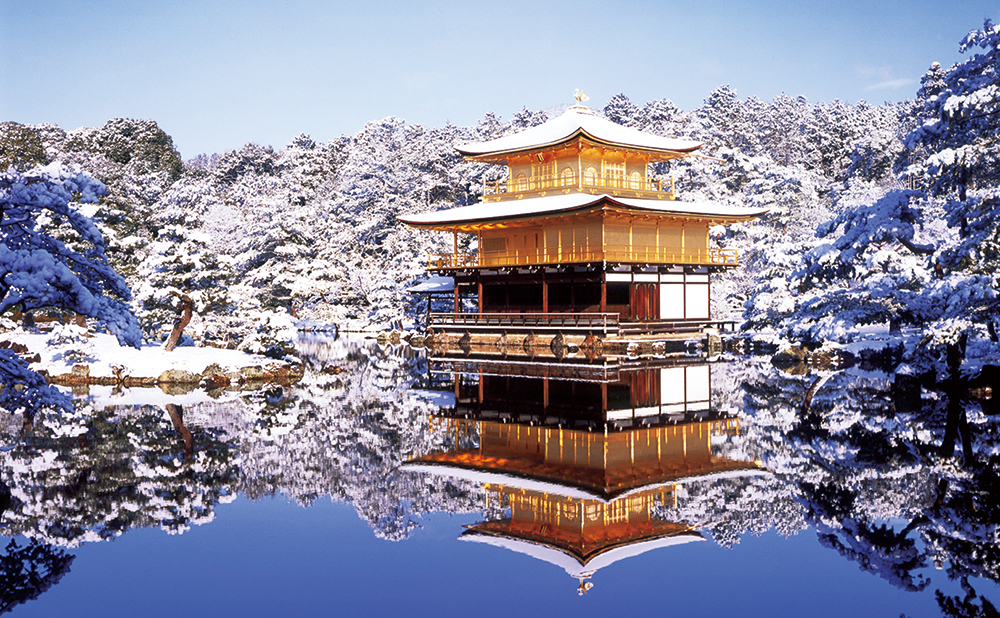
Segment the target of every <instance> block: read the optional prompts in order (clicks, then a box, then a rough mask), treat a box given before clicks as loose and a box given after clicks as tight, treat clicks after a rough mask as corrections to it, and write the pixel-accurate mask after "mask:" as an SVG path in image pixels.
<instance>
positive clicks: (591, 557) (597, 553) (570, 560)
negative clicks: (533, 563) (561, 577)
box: [459, 522, 705, 579]
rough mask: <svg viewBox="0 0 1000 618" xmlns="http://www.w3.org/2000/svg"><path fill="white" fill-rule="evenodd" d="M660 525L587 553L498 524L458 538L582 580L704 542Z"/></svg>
mask: <svg viewBox="0 0 1000 618" xmlns="http://www.w3.org/2000/svg"><path fill="white" fill-rule="evenodd" d="M660 523H662V524H663V529H662V530H658V531H656V530H652V529H651V530H650V531H649V536H648V537H647V538H643V539H641V540H632V541H630V542H619V543H609V544H606V545H598V546H594V547H592V548H589V551H587V552H586V553H584V552H582V551H580V550H579V549H577V548H574V547H572V546H570V545H569V544H566V543H563V544H561V545H562V546H560V544H557V543H558V542H555V541H553V539H552V538H545V539H540V538H539V539H529V538H516V537H512V536H509V531H508V530H505V529H504V528H503V527H502V526H501V525H499V522H483V523H481V524H478V525H476V526H473V527H471V528H469V529H468V530H466V531H465V532H464V533H463V534H462V536H461V537H459V538H460V539H461V540H463V541H475V542H477V543H486V544H488V545H494V546H496V547H504V548H506V549H509V550H512V551H516V552H518V553H522V554H527V555H529V556H531V557H533V558H538V559H539V560H544V561H545V562H549V563H551V564H554V565H556V566H559V567H561V568H562V569H564V570H565V571H566V572H567V573H569V574H570V575H571V576H572V577H575V578H577V579H585V578H588V577H591V576H592V575H593V574H594V572H595V571H597V570H598V569H600V568H603V567H606V566H608V565H609V564H612V563H615V562H618V561H619V560H623V559H625V558H631V557H632V556H638V555H639V554H643V553H645V552H647V551H649V550H651V549H656V548H658V547H669V546H673V545H682V544H684V543H690V542H692V541H704V540H705V537H703V536H702V535H701V534H699V533H698V532H695V531H693V530H691V529H689V528H687V527H686V526H681V525H680V524H673V523H669V522H660Z"/></svg>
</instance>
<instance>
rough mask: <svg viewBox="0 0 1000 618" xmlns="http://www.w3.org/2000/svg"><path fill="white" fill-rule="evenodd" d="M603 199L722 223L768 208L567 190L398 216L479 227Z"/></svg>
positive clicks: (442, 226) (412, 221)
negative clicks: (547, 194)
mask: <svg viewBox="0 0 1000 618" xmlns="http://www.w3.org/2000/svg"><path fill="white" fill-rule="evenodd" d="M601 203H604V204H605V205H608V206H612V207H619V208H624V209H627V210H634V211H637V212H647V213H651V214H658V215H661V216H670V215H677V216H683V217H704V218H708V219H718V221H719V223H734V222H737V221H749V220H751V219H755V218H757V217H759V216H761V215H763V214H764V213H766V212H767V209H766V208H745V207H742V206H726V205H722V204H717V203H714V202H681V201H676V200H646V199H636V198H624V197H612V196H610V195H590V194H588V193H567V194H561V195H549V196H545V197H533V198H525V199H521V200H507V201H501V202H480V203H478V204H473V205H471V206H460V207H458V208H450V209H447V210H438V211H434V212H425V213H421V214H416V215H405V216H400V217H397V218H398V219H399V220H400V221H402V222H403V223H406V224H408V225H412V226H414V227H420V228H425V229H438V230H453V229H459V228H466V229H475V228H476V227H479V226H485V225H489V224H491V223H499V222H501V221H507V220H512V219H529V218H534V217H542V216H551V215H558V214H570V213H572V212H574V211H580V210H586V209H588V208H591V207H595V206H598V205H600V204H601Z"/></svg>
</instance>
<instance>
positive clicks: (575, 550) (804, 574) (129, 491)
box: [0, 339, 1000, 617]
mask: <svg viewBox="0 0 1000 618" xmlns="http://www.w3.org/2000/svg"><path fill="white" fill-rule="evenodd" d="M301 349H302V351H303V352H304V355H305V357H306V359H307V363H308V367H309V372H308V375H307V377H306V379H305V380H304V381H303V382H302V383H301V384H299V385H296V386H294V387H286V388H270V389H262V390H260V391H255V392H249V393H248V392H244V393H235V394H234V393H228V394H227V393H212V394H206V393H205V392H204V391H194V392H190V393H170V394H168V393H163V392H162V391H159V390H155V391H154V390H148V391H143V390H133V391H127V392H121V393H114V392H112V391H111V390H110V389H99V388H91V389H90V390H89V391H88V392H78V393H76V399H75V401H76V405H77V416H76V417H75V418H72V419H51V418H38V419H35V422H34V423H33V424H31V425H30V426H26V425H25V424H24V423H23V422H22V421H21V420H20V419H12V418H5V419H4V420H5V423H6V425H4V426H3V428H2V430H3V432H2V444H0V447H2V451H0V481H2V483H3V486H4V487H3V488H2V489H4V494H5V497H4V499H3V506H4V507H5V508H4V512H3V515H2V520H0V521H2V525H3V526H4V531H5V534H6V536H7V537H8V538H7V539H5V540H4V545H3V547H5V548H6V549H5V551H3V552H2V554H0V558H2V559H0V585H2V589H0V590H2V593H3V598H2V599H0V601H2V603H3V606H2V607H0V609H4V610H7V611H11V612H12V613H13V614H15V615H18V616H76V615H80V616H83V615H101V616H168V615H169V616H176V615H179V614H180V615H189V616H229V615H233V616H236V615H239V616H273V615H275V614H279V613H281V614H287V615H359V616H368V615H371V616H375V615H379V616H382V615H397V614H404V613H405V614H409V615H434V616H459V615H462V616H501V615H502V616H509V615H510V614H511V612H517V613H519V614H525V615H546V614H550V615H564V614H570V613H572V614H573V615H579V616H589V615H608V613H609V612H616V613H617V612H622V611H627V612H639V613H641V614H643V615H648V614H658V615H665V614H671V615H689V616H719V615H729V616H761V615H770V616H802V615H814V616H846V615H853V616H899V615H907V616H913V617H917V616H942V615H945V616H974V615H980V613H982V612H983V608H984V607H985V608H986V611H987V612H988V611H989V610H990V609H992V605H991V602H995V601H996V600H997V599H998V598H1000V594H998V592H1000V590H998V586H997V581H998V578H1000V568H998V567H1000V551H998V546H997V522H998V521H1000V505H998V501H997V500H998V498H997V496H998V495H1000V493H998V492H1000V483H998V481H997V477H996V472H995V464H996V463H997V455H998V453H997V444H998V442H997V426H996V417H995V416H993V414H992V412H993V410H992V409H991V408H990V407H989V404H986V407H984V404H981V403H980V402H978V401H974V400H969V401H964V400H961V399H959V398H958V397H949V396H948V395H947V394H946V393H944V392H940V391H936V390H933V389H925V390H924V392H923V397H922V398H919V399H918V398H916V397H914V396H913V395H914V394H913V392H912V388H911V389H909V391H908V392H901V391H900V389H899V388H897V389H896V390H895V391H894V390H893V380H892V378H891V376H886V375H884V374H879V373H876V372H866V371H862V370H861V369H852V370H848V371H841V372H819V373H818V372H815V371H811V372H805V373H799V374H795V373H785V372H781V371H778V370H777V369H775V368H773V367H772V366H771V365H770V364H768V363H766V362H761V361H759V360H754V359H740V360H739V361H737V362H726V363H715V362H713V363H705V362H702V361H701V360H699V359H683V362H680V363H678V362H677V361H676V360H667V359H664V360H660V361H652V362H646V363H638V362H636V363H626V364H625V365H619V366H610V367H608V366H603V365H601V364H600V363H599V362H583V361H581V363H579V364H572V363H569V362H563V363H561V364H558V365H548V366H546V365H544V364H542V363H534V364H529V365H523V364H522V365H509V364H505V363H502V362H476V361H474V360H465V361H463V362H461V363H458V364H456V363H452V362H438V361H434V362H431V363H429V362H428V361H427V360H426V358H425V357H424V356H423V355H422V354H420V353H418V352H415V351H413V350H411V349H409V348H406V347H405V346H404V347H380V346H378V345H375V344H374V343H371V342H364V341H358V340H343V339H342V340H339V341H311V342H310V341H306V342H303V343H302V345H301ZM584 592H585V594H583V593H584ZM21 601H23V602H21ZM977 612H978V613H977ZM985 615H991V614H989V613H986V614H985Z"/></svg>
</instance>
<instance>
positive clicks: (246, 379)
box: [40, 363, 305, 388]
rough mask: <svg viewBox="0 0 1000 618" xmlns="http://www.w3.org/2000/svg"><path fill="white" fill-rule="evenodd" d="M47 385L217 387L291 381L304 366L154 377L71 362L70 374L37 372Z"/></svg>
mask: <svg viewBox="0 0 1000 618" xmlns="http://www.w3.org/2000/svg"><path fill="white" fill-rule="evenodd" d="M40 373H41V374H42V375H43V376H44V377H45V379H46V381H47V382H48V383H49V384H58V385H62V386H73V385H87V384H98V385H103V386H124V387H128V388H133V387H146V386H157V385H161V384H194V385H197V384H198V383H199V382H201V381H202V380H203V379H207V380H208V383H209V384H208V386H207V388H221V387H223V386H229V385H234V386H235V385H242V384H245V383H266V382H270V383H276V384H291V383H294V382H297V381H299V380H301V379H302V376H303V375H305V367H304V366H303V365H300V364H298V363H274V364H269V365H266V366H263V367H262V366H260V365H251V366H248V367H243V368H241V369H239V370H238V371H228V372H225V371H223V370H222V368H221V367H219V365H217V364H212V365H209V366H208V367H206V368H205V369H204V370H203V371H201V372H200V373H195V372H192V371H187V370H185V369H168V370H166V371H164V372H163V373H161V374H160V375H159V376H157V377H136V376H129V375H121V374H120V372H119V375H114V376H93V375H90V366H89V365H74V366H73V369H72V371H71V372H70V373H65V374H57V375H49V374H48V373H47V372H45V371H42V372H40Z"/></svg>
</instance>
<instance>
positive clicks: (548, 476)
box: [402, 449, 768, 502]
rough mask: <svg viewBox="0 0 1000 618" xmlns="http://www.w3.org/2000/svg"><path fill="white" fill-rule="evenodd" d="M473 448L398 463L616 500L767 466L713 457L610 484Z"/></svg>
mask: <svg viewBox="0 0 1000 618" xmlns="http://www.w3.org/2000/svg"><path fill="white" fill-rule="evenodd" d="M476 451H477V449H464V450H459V451H453V452H443V453H432V454H429V455H424V456H422V457H417V458H415V459H412V460H410V461H408V462H406V463H404V464H403V466H402V468H403V469H404V470H408V471H411V472H423V473H429V474H435V475H439V476H450V477H454V478H460V479H464V480H468V481H472V482H474V483H479V484H487V483H489V484H496V485H504V486H508V487H518V488H520V489H527V490H533V491H540V492H543V493H547V494H551V495H555V496H563V497H566V498H575V499H578V500H599V501H601V502H610V501H612V500H618V499H620V498H622V497H625V496H631V495H634V494H637V493H639V492H642V491H646V490H649V489H653V488H656V487H660V486H662V485H666V484H684V483H688V482H692V481H705V480H709V479H710V480H720V479H724V478H739V477H744V476H757V475H764V474H768V472H767V470H765V469H763V468H761V467H760V466H759V465H758V464H756V463H754V462H747V461H739V460H735V459H726V458H723V457H716V458H713V459H712V460H711V461H708V462H705V463H704V465H701V466H698V465H696V464H695V465H687V466H686V467H685V468H683V469H681V468H677V469H671V466H669V465H664V466H663V469H662V470H648V471H646V475H644V476H643V477H636V478H631V479H625V480H624V482H623V484H622V485H620V486H609V481H610V480H611V479H610V478H609V476H608V474H607V471H605V470H601V469H591V470H588V469H583V468H581V467H579V466H573V465H558V464H551V463H550V464H544V463H539V462H537V461H535V460H534V459H523V460H521V459H517V458H513V457H511V458H498V457H493V456H488V455H481V454H479V453H478V452H476ZM618 480H619V481H623V480H622V479H618Z"/></svg>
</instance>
